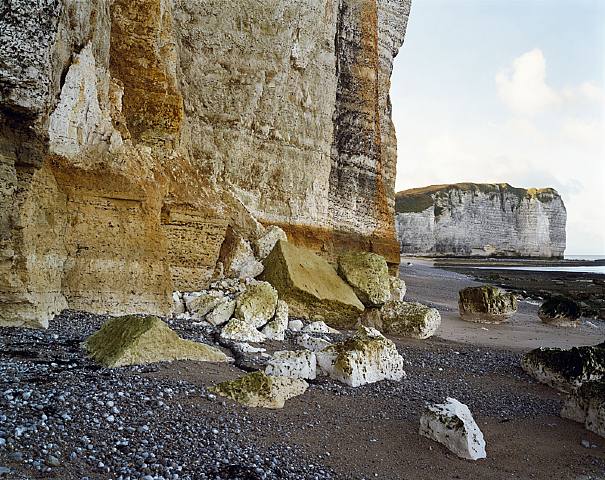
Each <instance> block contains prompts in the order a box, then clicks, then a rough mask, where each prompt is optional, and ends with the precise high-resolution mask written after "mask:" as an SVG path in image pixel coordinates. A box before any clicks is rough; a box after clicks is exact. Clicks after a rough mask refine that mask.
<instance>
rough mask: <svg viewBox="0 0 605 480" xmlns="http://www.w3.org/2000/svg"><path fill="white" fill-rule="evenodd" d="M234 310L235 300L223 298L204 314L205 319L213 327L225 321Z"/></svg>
mask: <svg viewBox="0 0 605 480" xmlns="http://www.w3.org/2000/svg"><path fill="white" fill-rule="evenodd" d="M234 311H235V300H228V299H225V300H224V301H223V302H222V303H219V304H218V305H217V306H216V307H214V309H213V310H212V311H211V312H210V313H209V314H208V315H206V320H207V321H208V323H211V324H212V325H214V326H215V327H218V326H219V325H222V324H224V323H227V322H228V321H229V319H230V318H231V317H232V316H233V312H234Z"/></svg>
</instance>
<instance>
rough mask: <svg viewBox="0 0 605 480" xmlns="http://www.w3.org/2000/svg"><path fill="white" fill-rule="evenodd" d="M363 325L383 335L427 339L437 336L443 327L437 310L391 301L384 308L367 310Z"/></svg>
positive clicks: (418, 304)
mask: <svg viewBox="0 0 605 480" xmlns="http://www.w3.org/2000/svg"><path fill="white" fill-rule="evenodd" d="M361 323H362V324H363V325H366V326H368V327H373V328H376V329H377V330H380V331H381V332H382V333H390V334H394V335H402V336H404V337H411V338H418V339H425V338H429V337H431V336H432V335H434V334H435V332H436V331H437V329H438V328H439V325H441V315H440V314H439V312H438V311H437V309H435V308H431V307H427V306H426V305H422V304H421V303H412V302H400V301H390V302H387V303H385V304H384V305H383V306H382V308H372V309H367V310H366V311H365V312H364V313H363V315H362V317H361Z"/></svg>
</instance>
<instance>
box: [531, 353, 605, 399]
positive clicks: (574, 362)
mask: <svg viewBox="0 0 605 480" xmlns="http://www.w3.org/2000/svg"><path fill="white" fill-rule="evenodd" d="M521 367H523V370H525V371H526V372H527V373H528V374H529V375H530V376H532V377H534V378H535V379H536V380H538V381H539V382H542V383H545V384H547V385H550V386H551V387H553V388H556V389H557V390H560V391H562V392H571V391H573V390H574V389H576V388H578V387H579V386H581V385H582V384H583V383H585V382H590V381H594V380H602V379H605V342H603V343H600V344H598V345H592V346H583V347H573V348H571V349H569V350H563V349H561V348H537V349H535V350H532V351H531V352H528V353H526V354H525V355H523V357H522V359H521Z"/></svg>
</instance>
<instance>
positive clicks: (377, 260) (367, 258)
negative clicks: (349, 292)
mask: <svg viewBox="0 0 605 480" xmlns="http://www.w3.org/2000/svg"><path fill="white" fill-rule="evenodd" d="M338 274H339V275H340V276H341V277H342V278H343V279H345V280H346V281H347V283H348V284H349V285H351V287H353V291H354V292H355V294H356V295H357V297H358V298H359V299H360V300H361V302H362V303H363V304H364V305H365V306H366V307H380V306H381V305H383V304H384V303H385V302H387V301H388V300H389V299H390V298H391V288H390V280H389V278H390V277H389V268H388V266H387V262H386V260H385V259H384V257H381V256H380V255H378V254H376V253H370V252H347V253H344V254H342V255H340V256H339V257H338Z"/></svg>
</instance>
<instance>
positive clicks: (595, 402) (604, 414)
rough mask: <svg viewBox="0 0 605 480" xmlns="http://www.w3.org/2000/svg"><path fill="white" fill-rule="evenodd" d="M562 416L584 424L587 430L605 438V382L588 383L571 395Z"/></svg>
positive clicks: (566, 401) (562, 410)
mask: <svg viewBox="0 0 605 480" xmlns="http://www.w3.org/2000/svg"><path fill="white" fill-rule="evenodd" d="M561 416H562V417H563V418H569V419H570V420H575V421H576V422H580V423H583V424H584V427H586V429H587V430H590V431H591V432H594V433H596V434H597V435H600V436H601V437H604V438H605V382H603V381H593V382H586V383H583V384H582V386H581V387H580V388H578V389H577V390H575V391H573V392H572V393H570V394H569V395H568V397H567V399H566V400H565V404H564V405H563V408H562V409H561Z"/></svg>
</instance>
